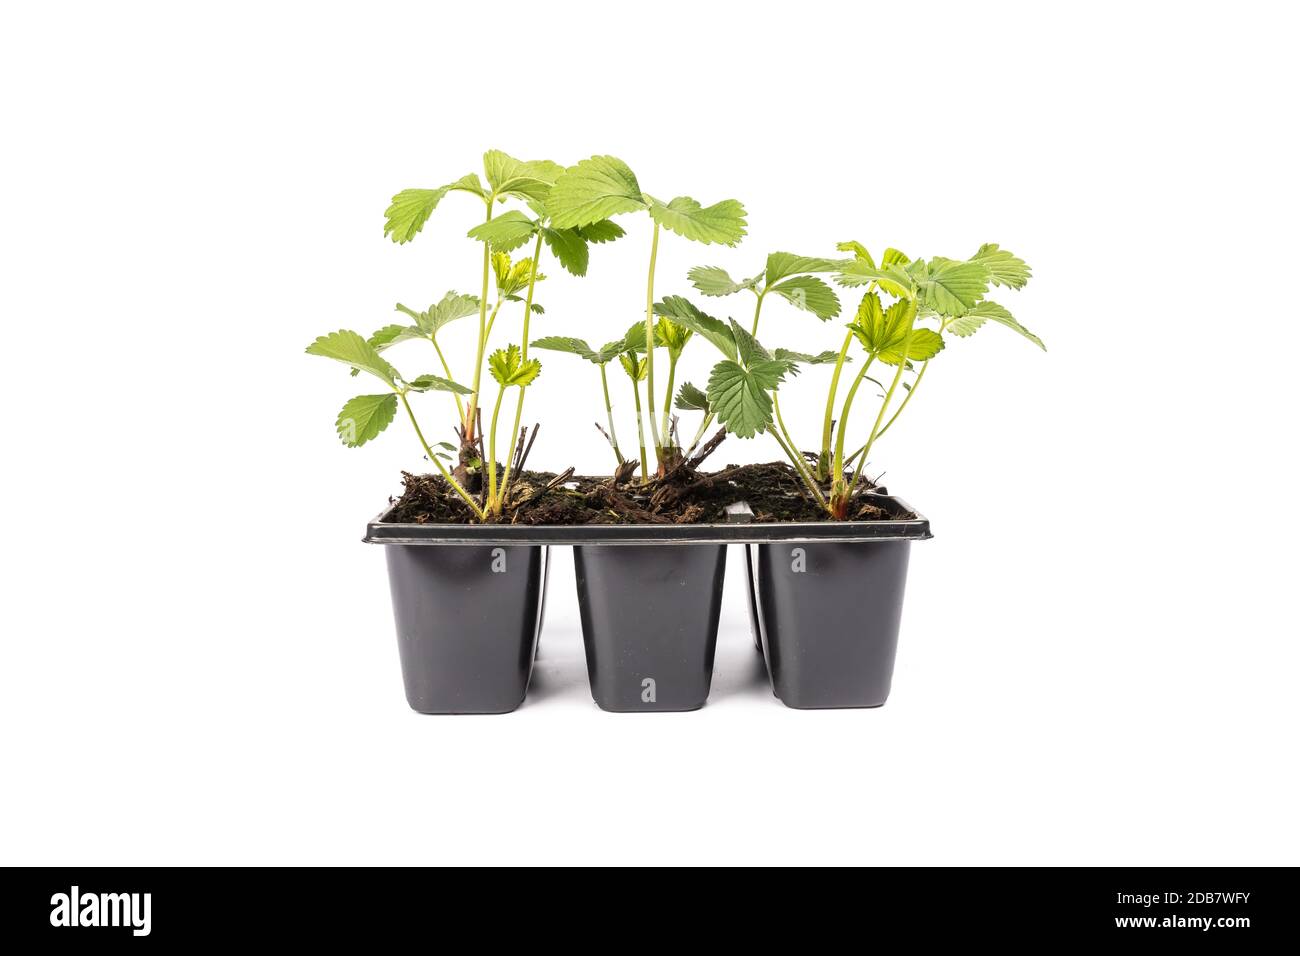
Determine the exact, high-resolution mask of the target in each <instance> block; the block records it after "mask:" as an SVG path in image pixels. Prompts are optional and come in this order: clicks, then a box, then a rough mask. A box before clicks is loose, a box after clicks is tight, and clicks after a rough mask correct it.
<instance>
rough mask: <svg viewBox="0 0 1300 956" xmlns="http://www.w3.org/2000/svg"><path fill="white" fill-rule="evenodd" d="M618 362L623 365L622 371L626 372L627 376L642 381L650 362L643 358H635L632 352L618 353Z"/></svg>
mask: <svg viewBox="0 0 1300 956" xmlns="http://www.w3.org/2000/svg"><path fill="white" fill-rule="evenodd" d="M618 364H619V365H622V366H623V371H625V372H627V374H628V377H629V378H631V379H632V381H634V382H640V381H644V380H645V377H646V374H647V373H648V372H649V370H650V364H649V363H648V362H646V360H645V359H638V358H636V356H635V355H634V354H633V353H626V354H623V355H620V356H619V357H618Z"/></svg>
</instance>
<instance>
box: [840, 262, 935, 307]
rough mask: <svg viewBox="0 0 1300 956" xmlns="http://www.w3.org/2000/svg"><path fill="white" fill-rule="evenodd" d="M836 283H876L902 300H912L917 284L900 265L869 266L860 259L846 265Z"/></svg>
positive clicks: (855, 284) (846, 284)
mask: <svg viewBox="0 0 1300 956" xmlns="http://www.w3.org/2000/svg"><path fill="white" fill-rule="evenodd" d="M835 281H836V282H838V283H839V284H840V285H844V286H858V285H867V284H868V283H870V282H875V283H876V284H877V285H879V286H880V288H882V289H884V290H885V291H886V292H888V293H889V294H890V295H892V296H895V297H897V298H900V299H910V298H912V297H913V296H915V295H916V282H915V280H914V279H913V278H912V276H910V275H909V274H908V273H907V272H906V271H905V270H904V269H903V268H902V267H901V266H900V265H897V264H891V265H888V266H885V267H883V268H879V269H878V268H876V267H875V266H871V265H868V264H867V263H866V261H864V260H861V259H858V260H855V261H853V262H849V263H846V264H845V265H844V266H843V268H842V270H841V271H840V274H839V275H838V276H836V277H835Z"/></svg>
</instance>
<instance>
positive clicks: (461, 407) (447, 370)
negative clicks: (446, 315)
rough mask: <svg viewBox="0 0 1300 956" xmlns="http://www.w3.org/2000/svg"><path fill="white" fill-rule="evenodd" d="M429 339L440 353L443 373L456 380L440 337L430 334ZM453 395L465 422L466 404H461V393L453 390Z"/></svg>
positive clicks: (439, 358) (461, 417)
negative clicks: (439, 339) (439, 340)
mask: <svg viewBox="0 0 1300 956" xmlns="http://www.w3.org/2000/svg"><path fill="white" fill-rule="evenodd" d="M429 341H430V342H432V343H433V350H434V351H435V352H437V353H438V361H439V362H441V363H442V371H443V373H444V374H445V375H446V376H447V378H448V379H449V380H450V381H453V382H454V381H455V380H456V377H455V376H454V375H452V374H451V367H450V366H448V365H447V359H446V356H444V355H443V354H442V348H441V347H440V346H439V345H438V337H437V336H436V335H431V336H429ZM451 397H452V398H454V399H455V400H456V411H457V412H458V413H459V414H460V420H461V423H462V424H464V422H465V406H464V405H463V404H461V400H460V394H459V393H457V392H452V393H451Z"/></svg>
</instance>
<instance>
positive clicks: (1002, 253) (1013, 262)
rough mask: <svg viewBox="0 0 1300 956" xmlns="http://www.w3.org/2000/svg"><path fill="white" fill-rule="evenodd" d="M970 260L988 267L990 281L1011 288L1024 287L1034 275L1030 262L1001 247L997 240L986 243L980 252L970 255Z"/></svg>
mask: <svg viewBox="0 0 1300 956" xmlns="http://www.w3.org/2000/svg"><path fill="white" fill-rule="evenodd" d="M970 261H971V262H978V263H979V264H980V265H982V266H983V267H984V268H985V269H987V270H988V274H989V281H990V282H992V283H993V284H994V285H1002V286H1007V287H1008V288H1011V289H1023V288H1024V287H1025V283H1027V282H1028V281H1029V277H1030V276H1031V275H1032V271H1031V270H1030V268H1029V264H1028V263H1027V262H1025V260H1024V259H1021V258H1019V257H1017V256H1014V255H1012V254H1011V253H1010V252H1008V251H1007V250H1006V249H1002V248H999V247H998V244H997V243H996V242H986V243H984V245H982V246H980V248H979V252H977V253H975V255H973V256H971V257H970Z"/></svg>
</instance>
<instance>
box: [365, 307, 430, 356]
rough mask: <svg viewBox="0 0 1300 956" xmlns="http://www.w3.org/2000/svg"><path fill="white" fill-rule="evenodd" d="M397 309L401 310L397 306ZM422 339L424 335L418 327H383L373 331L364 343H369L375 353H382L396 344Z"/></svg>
mask: <svg viewBox="0 0 1300 956" xmlns="http://www.w3.org/2000/svg"><path fill="white" fill-rule="evenodd" d="M398 308H401V306H398ZM422 338H425V334H424V331H423V330H422V329H420V328H419V327H418V326H414V325H385V326H384V327H383V328H382V329H378V330H377V331H375V332H374V333H373V334H372V335H371V336H370V338H368V339H366V341H367V342H369V343H370V347H371V348H372V349H374V350H375V351H376V352H382V351H383V350H384V349H386V348H388V347H389V346H390V345H396V344H397V343H398V342H405V341H406V340H407V339H422Z"/></svg>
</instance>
